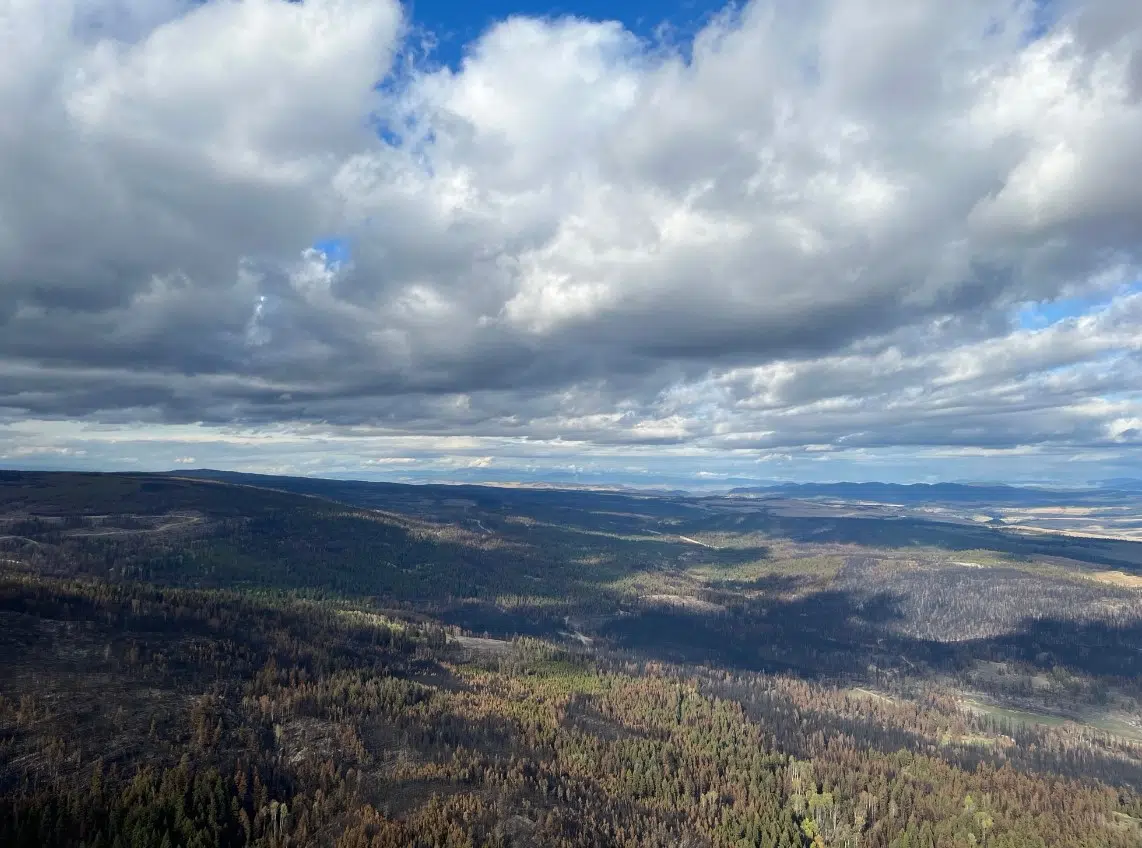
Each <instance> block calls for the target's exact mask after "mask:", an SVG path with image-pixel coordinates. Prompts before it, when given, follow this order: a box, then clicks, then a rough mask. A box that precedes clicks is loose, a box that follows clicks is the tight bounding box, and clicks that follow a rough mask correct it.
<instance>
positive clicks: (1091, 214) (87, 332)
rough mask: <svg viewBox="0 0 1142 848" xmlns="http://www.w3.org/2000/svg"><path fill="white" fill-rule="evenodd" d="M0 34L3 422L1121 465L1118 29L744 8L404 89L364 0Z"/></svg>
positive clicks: (380, 10) (252, 441)
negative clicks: (1035, 451)
mask: <svg viewBox="0 0 1142 848" xmlns="http://www.w3.org/2000/svg"><path fill="white" fill-rule="evenodd" d="M0 3H3V4H4V9H5V12H6V17H5V24H4V25H3V26H2V27H0V109H2V110H3V113H4V114H6V115H9V116H13V117H14V118H18V120H12V121H9V122H7V123H5V125H4V127H3V128H0V166H2V167H0V410H3V411H4V414H5V415H6V416H7V417H8V418H9V419H10V420H13V421H20V420H24V421H47V420H50V419H78V418H82V419H84V420H86V421H89V422H94V421H100V422H104V423H105V424H107V425H108V426H112V427H113V429H112V431H111V432H112V433H114V434H115V435H114V438H119V439H123V440H126V441H128V442H131V443H133V444H134V443H136V442H138V441H139V440H143V441H145V439H144V437H142V436H141V435H140V434H142V433H144V432H146V433H149V434H151V435H150V436H148V437H147V438H152V437H154V436H155V434H157V433H159V432H164V433H166V434H167V436H165V437H164V439H169V440H185V441H186V442H187V443H195V444H197V443H199V442H205V443H209V444H216V445H225V446H227V448H226V449H227V450H229V449H231V448H233V449H238V447H239V446H242V445H249V446H259V445H260V446H263V449H264V450H267V451H269V450H277V451H283V452H293V451H309V450H310V449H311V447H312V446H313V445H317V444H320V443H321V440H322V439H325V438H329V437H330V434H334V435H335V436H336V437H337V438H345V439H349V440H353V439H361V438H376V439H381V440H382V441H383V445H382V444H381V443H377V445H375V446H374V447H377V450H376V451H375V452H368V453H364V454H360V455H359V458H358V459H357V460H355V462H356V464H357V467H360V466H361V465H362V464H365V465H369V466H371V467H385V466H389V467H400V466H402V465H409V466H412V465H413V464H415V465H416V466H417V467H418V468H419V467H420V466H421V465H423V464H424V462H425V460H426V459H430V458H431V457H432V456H436V457H437V458H439V459H440V460H441V462H442V463H446V464H447V463H451V466H449V467H462V466H464V465H465V464H468V465H470V466H471V467H473V468H476V469H480V468H484V469H487V468H490V467H491V466H492V465H495V466H496V467H500V465H501V460H503V459H505V458H506V457H510V455H511V453H512V451H513V450H515V449H516V448H514V447H513V445H519V444H520V443H521V440H522V441H526V443H527V444H528V445H530V446H531V448H534V449H535V450H548V449H550V450H552V451H556V452H559V453H561V454H562V453H567V452H570V453H575V452H578V453H580V454H582V453H584V452H592V453H594V454H595V455H600V456H602V455H606V453H607V451H611V450H627V451H634V452H636V453H637V452H638V451H639V450H641V449H642V448H641V447H640V446H654V447H653V448H648V449H651V450H663V449H665V448H666V447H669V448H671V450H674V451H677V453H672V454H670V455H671V456H673V457H675V459H676V460H677V461H678V462H680V463H685V462H690V461H692V457H693V455H695V454H696V453H701V454H703V455H707V456H719V457H723V458H726V459H727V461H729V460H730V458H732V457H734V456H737V454H734V453H733V452H734V451H741V452H745V453H746V454H748V456H749V458H750V459H753V458H755V457H758V456H760V457H761V458H769V457H773V459H767V461H771V462H777V461H780V462H784V461H785V459H784V458H785V457H787V456H788V457H791V458H792V459H791V460H790V461H794V460H796V459H797V458H798V457H804V456H806V455H807V454H809V453H813V454H815V455H817V456H819V457H821V458H822V460H823V461H829V462H832V461H834V460H833V457H834V456H835V455H848V456H850V457H851V458H857V457H860V458H861V461H862V462H865V461H866V460H867V457H866V456H865V455H863V454H857V453H856V451H860V450H875V451H882V452H886V453H885V455H887V452H891V450H893V449H894V448H898V447H905V448H909V449H912V450H919V449H920V448H921V447H923V448H924V449H927V448H928V447H931V448H933V449H946V450H949V451H954V450H961V449H962V450H968V451H976V452H977V454H976V455H977V456H980V457H984V456H989V457H990V456H992V454H986V453H979V452H987V451H996V452H1000V453H996V454H994V456H996V457H1006V458H1009V459H1013V460H1014V458H1015V457H1016V456H1019V455H1023V454H1021V453H1019V452H1020V451H1023V450H1025V449H1027V448H1029V446H1033V445H1039V446H1044V447H1045V449H1048V450H1051V451H1053V450H1070V451H1072V452H1078V451H1091V450H1097V449H1100V448H1101V449H1104V450H1106V451H1107V453H1106V456H1108V457H1111V456H1113V455H1114V454H1113V451H1114V450H1115V446H1121V445H1122V444H1125V443H1128V442H1131V441H1133V440H1135V439H1136V436H1135V434H1136V432H1137V430H1138V428H1137V427H1135V426H1134V424H1136V420H1137V419H1138V418H1139V417H1140V416H1142V409H1140V408H1139V405H1140V400H1139V394H1138V393H1139V391H1140V390H1142V383H1140V379H1142V373H1140V372H1139V366H1138V364H1137V363H1138V353H1139V349H1140V341H1142V337H1140V336H1139V333H1138V331H1137V329H1136V327H1137V326H1139V324H1138V320H1137V319H1138V317H1139V314H1138V311H1139V309H1140V308H1142V307H1140V305H1139V304H1140V303H1142V300H1140V299H1139V296H1138V295H1137V294H1133V293H1132V292H1131V291H1130V289H1129V284H1132V283H1134V282H1135V281H1136V280H1138V279H1139V278H1140V277H1142V269H1140V265H1142V261H1140V257H1139V245H1140V244H1142V190H1140V189H1139V188H1138V187H1137V186H1135V185H1134V181H1132V180H1130V179H1127V178H1124V175H1129V174H1133V173H1138V172H1139V170H1140V169H1142V79H1140V78H1139V75H1138V73H1137V68H1138V67H1139V66H1140V63H1139V59H1138V57H1139V56H1142V11H1139V7H1138V6H1137V4H1134V3H1130V2H1127V0H1099V2H1094V0H1086V2H1078V0H1075V1H1074V2H1069V3H1067V4H1065V5H1061V6H1059V15H1058V21H1057V22H1056V23H1055V24H1054V25H1053V27H1052V29H1050V30H1049V31H1048V32H1047V33H1045V34H1044V35H1043V36H1042V37H1041V38H1038V39H1037V40H1029V39H1028V37H1027V33H1028V31H1029V29H1030V25H1031V22H1032V16H1033V14H1034V11H1035V10H1034V6H1035V4H1034V3H1032V2H1030V0H1005V2H1003V3H998V4H997V3H995V2H992V1H991V0H967V2H963V3H954V4H952V3H944V2H937V0H917V2H914V3H910V4H908V5H907V9H902V8H900V7H898V6H895V5H886V4H884V3H880V2H873V0H830V2H821V3H813V4H784V3H777V2H774V1H773V0H770V1H769V2H760V1H759V2H754V3H750V4H747V5H745V6H744V7H742V8H741V9H740V11H739V13H738V14H734V15H725V16H722V17H720V18H718V19H716V20H714V21H713V22H711V23H710V24H709V25H708V26H707V27H706V28H705V29H704V30H703V31H702V32H701V33H700V34H699V35H698V36H697V37H696V39H695V40H694V43H693V44H692V45H691V48H692V49H691V50H690V51H689V56H684V55H683V52H682V51H680V50H676V49H674V48H671V47H668V46H666V45H663V44H651V43H647V42H645V41H640V40H639V39H638V38H636V37H635V36H634V35H632V34H631V33H629V32H627V31H625V30H624V29H623V28H622V27H621V26H620V25H619V24H617V23H614V22H610V23H600V22H593V21H587V20H580V19H561V20H543V21H541V20H533V19H528V18H521V17H516V18H512V19H510V20H506V21H502V22H500V23H498V24H497V25H495V26H493V27H492V28H491V29H490V30H489V31H488V32H487V33H485V34H484V36H483V37H482V38H480V39H479V40H478V41H477V42H475V43H473V44H471V45H469V50H468V52H467V58H466V59H465V61H464V62H463V64H462V65H461V66H460V67H459V68H456V69H447V68H444V69H431V68H425V67H421V66H418V65H417V64H416V63H415V62H412V63H411V64H410V63H408V62H406V61H404V58H405V57H403V56H402V62H401V63H400V64H399V65H397V66H394V65H393V58H394V56H397V55H402V54H401V50H402V47H403V45H404V42H403V39H404V37H405V36H404V34H405V32H406V25H405V24H406V22H405V20H404V17H403V12H402V10H401V8H400V7H399V6H398V5H397V4H396V3H395V2H391V1H390V0H307V2H305V3H286V2H283V1H282V0H245V2H241V3H238V2H229V0H209V2H206V3H202V4H198V3H189V2H187V3H184V2H177V0H164V1H163V2H156V3H152V4H145V3H142V2H138V0H83V2H79V0H72V2H67V0H59V2H53V3H47V4H44V3H33V2H29V0H6V2H5V0H0ZM96 23H98V24H99V26H98V27H97V26H96V25H95V24H96ZM382 79H384V81H385V84H384V85H383V86H381V87H379V88H378V87H377V83H378V82H380V81H381V80H382ZM374 120H375V121H376V122H377V123H380V124H382V125H384V126H385V127H386V129H387V137H388V138H389V139H390V141H391V139H392V138H393V134H394V133H395V134H396V135H397V136H399V141H397V142H396V143H387V142H386V141H383V140H382V139H381V138H379V137H378V135H377V133H376V132H375V131H374V129H375V128H374V127H373V126H371V122H372V121H374ZM330 236H337V237H344V238H346V239H347V240H348V242H349V243H350V244H351V245H352V256H351V260H350V261H346V262H338V263H330V262H329V261H328V258H327V257H326V256H324V255H322V254H321V253H320V252H319V251H318V250H315V249H313V247H312V246H313V245H314V244H315V243H316V242H318V241H319V240H320V239H323V238H328V237H330ZM1095 293H1097V295H1098V297H1100V298H1102V299H1103V300H1104V301H1105V302H1106V306H1105V308H1100V309H1097V310H1093V311H1091V312H1090V314H1087V315H1083V316H1077V317H1074V318H1070V319H1065V320H1060V321H1057V322H1055V323H1052V324H1050V326H1047V327H1045V328H1043V329H1041V330H1040V331H1038V332H1031V331H1027V330H1023V329H1019V328H1015V329H1013V328H1012V327H1011V324H1010V315H1011V314H1012V312H1013V310H1014V309H1016V308H1017V307H1018V306H1019V305H1020V304H1026V303H1044V302H1046V303H1049V302H1051V301H1052V300H1054V299H1056V298H1059V297H1082V296H1086V295H1093V294H1095ZM1104 398H1111V400H1108V401H1106V402H1103V399H1104ZM195 422H204V424H203V426H202V428H200V429H199V430H197V431H195V430H194V429H193V425H194V424H195ZM1132 422H1133V423H1132ZM144 425H145V426H146V429H145V430H144V429H141V428H143V426H144ZM160 425H163V426H165V427H166V428H168V429H165V430H163V429H162V427H161V426H160ZM359 427H365V428H373V430H374V431H375V434H374V435H372V436H364V435H362V433H361V432H359V431H358V430H356V429H354V428H359ZM172 428H173V429H172ZM188 428H190V429H188ZM267 432H268V433H269V436H268V437H267V438H266V439H263V438H262V434H263V433H267ZM79 438H80V439H81V442H77V443H75V444H89V443H90V444H101V445H104V446H105V447H106V446H110V445H112V444H113V442H112V441H111V440H110V439H111V437H109V436H107V435H106V434H103V433H96V432H94V431H91V430H88V431H86V432H85V433H84V434H83V435H82V436H81V437H79ZM417 439H420V440H422V441H421V442H420V443H419V447H418V448H417V449H416V450H415V451H412V452H409V453H407V454H406V453H403V451H405V449H406V447H407V446H409V445H414V443H416V440H417ZM453 439H468V440H469V443H466V444H464V445H463V446H456V445H454V444H452V443H451V442H450V441H449V440H453ZM398 442H399V444H398ZM68 444H69V445H71V446H73V447H74V445H73V444H72V443H71V442H69V443H68ZM382 446H383V447H384V450H381V449H380V448H381V447H382ZM531 448H529V449H531ZM243 449H244V448H243ZM421 449H423V451H424V453H420V452H418V451H420V450H421ZM132 450H134V448H132ZM387 450H397V451H402V453H399V454H389V453H386V452H385V451H387ZM466 451H470V452H471V453H470V454H469V453H465V452H466ZM686 451H690V452H691V453H690V454H687V453H686ZM727 452H728V453H727ZM759 452H760V453H759ZM201 453H202V451H199V450H198V449H197V448H195V456H198V455H199V454H201ZM133 455H134V454H133ZM493 459H494V460H495V461H494V462H493ZM405 460H408V462H407V463H406V462H405ZM345 461H346V463H351V461H350V460H345ZM521 461H522V460H521ZM854 461H855V460H854ZM346 467H347V468H348V467H349V466H348V465H347V466H346ZM442 467H443V466H442ZM711 473H723V472H722V471H721V470H720V469H719V470H718V471H716V472H711Z"/></svg>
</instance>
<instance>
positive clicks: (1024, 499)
mask: <svg viewBox="0 0 1142 848" xmlns="http://www.w3.org/2000/svg"><path fill="white" fill-rule="evenodd" d="M1107 482H1109V481H1107ZM1132 482H1133V483H1135V484H1136V485H1138V486H1139V488H1138V489H1137V490H1139V491H1142V481H1132ZM1112 491H1114V492H1126V491H1134V490H1133V489H1128V488H1126V487H1125V486H1122V487H1115V488H1114V489H1113V490H1112V489H1111V488H1110V487H1106V488H1101V489H1086V490H1073V489H1068V490H1053V489H1043V488H1037V487H1024V486H1003V485H978V486H977V485H969V484H965V483H781V484H777V485H772V486H748V487H742V488H737V489H731V490H730V495H745V496H753V497H757V496H771V497H787V498H836V499H838V500H846V501H873V502H876V503H896V504H919V503H989V504H998V503H1008V504H1020V505H1027V504H1033V503H1041V504H1053V503H1074V502H1075V501H1076V499H1078V500H1085V499H1087V498H1091V497H1094V498H1099V499H1101V498H1105V497H1106V496H1107V495H1108V494H1110V493H1111V492H1112Z"/></svg>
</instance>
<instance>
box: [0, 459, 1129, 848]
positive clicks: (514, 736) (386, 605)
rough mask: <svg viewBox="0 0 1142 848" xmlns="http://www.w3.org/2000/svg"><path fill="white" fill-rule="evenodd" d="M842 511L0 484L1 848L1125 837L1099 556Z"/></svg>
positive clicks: (1124, 781)
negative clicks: (818, 516)
mask: <svg viewBox="0 0 1142 848" xmlns="http://www.w3.org/2000/svg"><path fill="white" fill-rule="evenodd" d="M255 482H256V483H258V485H256V486H255V485H251V484H252V483H255ZM271 485H272V486H273V488H267V486H271ZM854 521H857V522H860V521H865V520H864V519H859V520H858V519H854ZM874 524H875V522H873V521H871V520H868V523H867V524H865V523H849V524H846V523H845V522H837V521H829V522H822V521H816V522H815V524H814V520H812V519H797V518H790V517H789V516H780V515H775V514H773V513H772V512H767V511H766V510H765V509H764V508H761V507H758V508H754V509H752V510H749V511H745V510H743V509H742V508H741V506H740V504H739V503H737V502H736V501H734V502H732V503H729V502H727V503H726V504H719V503H717V502H716V501H715V500H712V499H689V498H684V497H679V496H671V497H661V498H656V497H651V496H636V495H620V494H593V493H589V492H574V493H565V492H535V491H524V490H510V489H499V490H492V489H480V488H478V487H457V488H451V487H423V488H422V487H399V486H376V487H375V488H371V484H339V483H328V485H326V484H325V483H322V482H320V481H308V482H301V481H290V480H265V479H259V480H254V481H251V480H247V481H243V480H240V479H232V480H229V481H226V482H220V481H217V480H202V479H180V478H172V477H162V476H142V475H72V474H59V475H51V474H29V473H17V472H3V473H0V845H15V846H57V845H59V846H62V845H85V846H96V845H99V846H105V848H116V847H117V846H123V848H127V846H152V845H154V846H164V845H170V846H214V845H226V846H239V845H261V846H287V845H289V846H305V845H327V846H406V845H412V846H425V848H428V846H524V845H553V846H596V845H621V846H635V845H641V846H667V845H691V846H811V845H812V846H851V847H852V848H855V846H891V848H903V846H908V848H920V847H921V846H922V847H923V848H928V846H949V847H950V846H978V845H987V846H994V847H995V848H1000V847H1001V846H1009V848H1022V846H1090V847H1091V848H1094V846H1123V848H1125V847H1126V846H1136V845H1139V844H1142V796H1140V795H1139V790H1140V789H1142V742H1140V741H1139V740H1140V739H1142V725H1140V723H1139V716H1140V714H1142V711H1140V710H1139V701H1140V699H1142V689H1140V684H1139V668H1138V665H1137V663H1138V662H1139V661H1138V658H1137V657H1138V652H1139V649H1142V597H1140V595H1139V592H1140V590H1139V589H1138V588H1136V587H1135V585H1133V584H1132V582H1131V578H1132V577H1133V576H1134V575H1135V573H1136V571H1135V566H1134V565H1133V564H1132V563H1133V562H1134V557H1135V556H1136V553H1135V552H1134V551H1133V549H1132V548H1131V547H1130V546H1129V545H1127V544H1126V543H1122V545H1119V546H1116V547H1099V546H1093V547H1089V548H1084V549H1081V550H1080V549H1078V548H1076V547H1074V546H1071V545H1069V543H1067V542H1066V540H1062V539H1052V538H1046V537H1045V538H1036V539H1033V540H1029V539H1024V538H1021V537H1016V536H1004V535H1002V534H998V533H996V534H992V535H981V533H982V532H983V531H980V530H979V529H977V528H966V529H964V530H962V531H961V530H957V529H956V528H955V527H954V526H951V525H938V524H922V523H914V524H906V523H899V522H889V521H882V522H880V524H881V525H882V526H881V527H879V528H878V527H876V526H873V525H874ZM988 532H990V531H988ZM988 540H994V541H993V543H991V545H990V547H989V546H988ZM1110 574H1114V575H1119V576H1117V577H1114V578H1111V577H1109V576H1108V575H1110Z"/></svg>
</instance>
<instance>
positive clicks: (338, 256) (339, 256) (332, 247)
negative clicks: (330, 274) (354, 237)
mask: <svg viewBox="0 0 1142 848" xmlns="http://www.w3.org/2000/svg"><path fill="white" fill-rule="evenodd" d="M313 248H314V250H319V251H321V252H322V253H324V254H325V264H326V265H328V266H330V267H333V266H336V265H342V264H344V263H346V262H348V261H349V260H350V259H352V258H353V256H352V251H351V250H350V247H349V240H348V239H345V238H339V237H337V236H330V237H328V238H323V239H318V240H317V241H315V242H314V243H313Z"/></svg>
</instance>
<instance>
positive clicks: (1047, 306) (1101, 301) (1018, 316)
mask: <svg viewBox="0 0 1142 848" xmlns="http://www.w3.org/2000/svg"><path fill="white" fill-rule="evenodd" d="M1139 292H1142V281H1139V282H1136V283H1132V284H1131V285H1129V286H1124V287H1123V288H1120V289H1118V290H1116V291H1113V292H1099V293H1097V294H1091V295H1086V296H1084V297H1063V298H1059V299H1058V300H1042V301H1039V302H1038V303H1024V304H1023V305H1022V306H1021V307H1020V308H1019V310H1018V311H1017V312H1016V313H1015V322H1014V323H1015V325H1016V326H1017V327H1019V329H1021V330H1041V329H1043V328H1044V327H1050V326H1052V325H1053V324H1058V323H1059V322H1060V321H1065V320H1067V319H1068V318H1079V317H1082V316H1083V315H1090V314H1091V313H1092V312H1098V311H1099V310H1101V309H1105V308H1106V307H1107V306H1109V305H1110V304H1111V302H1112V301H1113V300H1114V299H1115V298H1116V297H1121V296H1123V295H1126V294H1137V293H1139Z"/></svg>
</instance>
